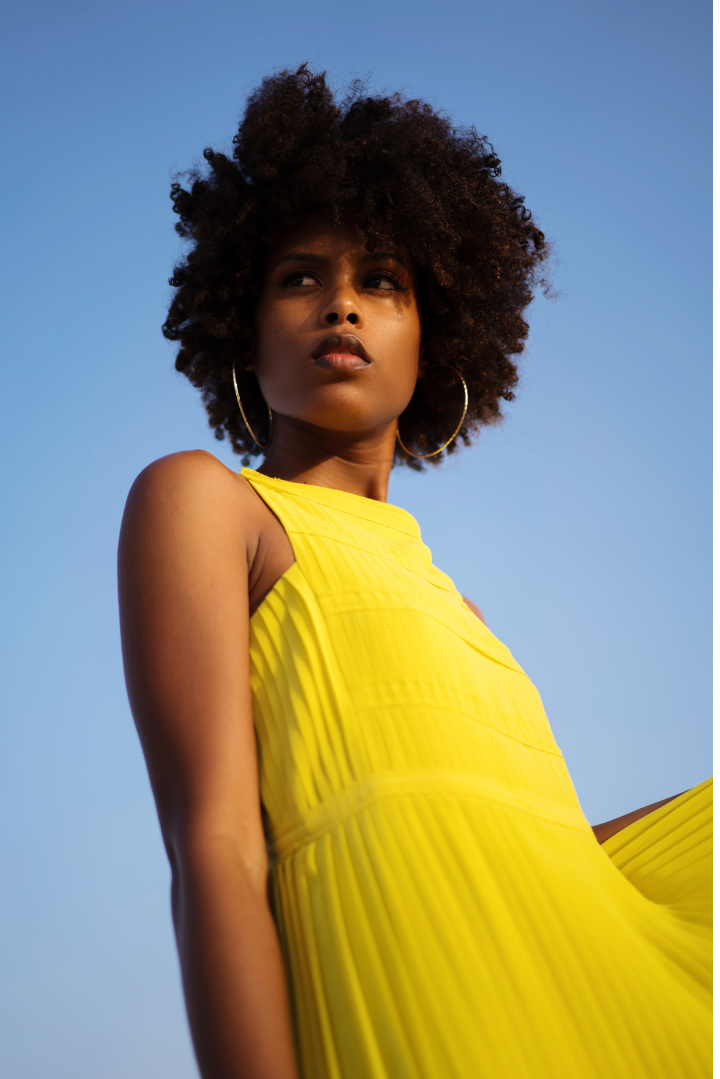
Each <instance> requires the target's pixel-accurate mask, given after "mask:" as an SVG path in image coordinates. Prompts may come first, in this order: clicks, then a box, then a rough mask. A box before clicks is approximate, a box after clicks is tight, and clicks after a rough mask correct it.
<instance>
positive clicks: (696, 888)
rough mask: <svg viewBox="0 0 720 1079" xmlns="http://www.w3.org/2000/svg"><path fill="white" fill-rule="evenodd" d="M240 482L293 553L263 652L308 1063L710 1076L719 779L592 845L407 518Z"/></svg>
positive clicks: (517, 694) (417, 1075)
mask: <svg viewBox="0 0 720 1079" xmlns="http://www.w3.org/2000/svg"><path fill="white" fill-rule="evenodd" d="M242 474H243V475H244V476H245V477H246V479H247V480H248V481H249V482H250V483H251V484H252V486H253V487H254V488H255V490H256V491H257V493H258V494H259V495H260V497H261V498H262V499H263V500H264V501H265V502H266V503H267V505H268V506H269V507H270V508H271V509H272V510H273V511H274V513H275V514H276V515H277V517H278V518H279V520H280V521H281V522H282V524H283V526H284V527H285V530H286V532H287V534H288V536H289V538H290V541H291V543H292V546H293V549H294V552H295V558H296V561H295V563H294V564H293V565H292V566H291V567H290V569H289V570H288V571H287V573H285V574H284V575H283V577H282V578H281V579H280V580H279V581H278V583H277V584H276V585H275V587H274V588H273V590H272V591H271V592H270V594H269V595H268V596H267V597H266V599H265V600H264V601H263V603H262V604H261V605H260V607H259V609H258V610H257V611H256V612H255V614H254V615H253V618H252V622H251V646H250V648H251V670H252V689H253V702H254V712H255V724H256V729H257V739H258V747H259V759H260V774H261V790H262V801H263V810H264V814H265V819H266V827H267V836H268V846H269V849H270V853H271V865H272V871H271V889H272V902H273V910H274V914H275V918H276V921H277V925H278V930H279V935H280V939H281V943H282V947H283V951H284V955H285V961H286V964H287V971H288V982H289V986H290V995H291V1004H292V1010H293V1016H294V1023H295V1031H296V1037H297V1050H298V1059H299V1062H300V1070H301V1074H302V1076H303V1079H671V1077H672V1079H695V1077H704V1076H709V1075H710V1046H709V1032H710V1010H709V1006H710V983H709V977H710V908H709V898H710V893H709V889H710V869H709V851H710V844H711V832H710V829H711V823H710V812H711V803H710V798H711V788H710V781H708V782H707V783H704V784H701V785H700V786H699V787H696V788H695V789H694V790H693V791H690V792H688V793H687V794H686V795H684V796H683V797H682V798H679V799H677V800H676V801H674V802H672V803H670V804H668V805H667V806H664V807H662V808H661V809H659V810H656V811H655V812H654V813H652V814H650V815H649V816H647V817H645V818H643V819H642V820H641V821H638V822H637V823H636V824H634V825H631V826H630V827H629V828H626V829H624V830H623V831H622V832H620V833H619V834H618V835H616V836H615V837H613V838H612V839H610V840H609V841H608V842H607V843H605V844H604V845H603V846H602V847H601V846H600V845H599V844H598V843H597V841H596V840H595V837H594V835H593V833H592V831H591V829H590V826H589V824H588V822H587V821H586V819H585V817H584V815H583V812H582V810H581V808H580V805H579V803H578V799H577V795H576V793H575V790H574V788H573V784H572V781H571V779H570V776H569V774H568V771H567V767H566V765H565V762H564V760H563V758H562V755H561V753H560V751H559V749H558V747H557V744H556V742H555V740H554V738H553V735H552V732H551V730H550V726H549V724H548V721H547V718H546V716H545V712H544V710H543V706H542V703H541V701H540V697H539V696H538V693H537V691H536V689H535V688H534V686H533V685H532V683H531V682H530V681H529V680H528V678H527V676H526V675H525V674H524V673H523V671H522V670H521V668H520V667H519V666H518V664H517V663H516V662H515V660H514V659H513V658H512V656H511V655H510V653H509V651H508V650H507V648H505V646H504V645H502V644H501V643H500V642H499V641H498V640H497V639H496V638H495V637H494V636H493V634H492V633H491V632H490V630H489V629H487V628H486V627H485V626H484V625H483V624H482V623H481V622H480V621H479V619H477V618H476V617H475V615H473V614H472V613H471V612H470V611H469V610H468V608H467V607H466V606H465V604H464V603H463V601H462V599H461V597H460V595H459V593H458V592H457V590H456V589H455V587H454V585H453V584H452V582H451V581H450V579H449V578H448V577H447V576H445V574H443V573H441V572H440V571H439V570H438V569H436V568H435V567H434V566H433V565H432V560H431V556H430V552H429V550H428V548H427V547H426V546H425V545H424V544H423V543H422V540H421V537H420V530H419V528H418V525H417V523H416V522H415V520H414V519H413V518H412V517H411V516H410V514H408V513H406V512H405V511H404V510H402V509H399V508H398V507H396V506H391V505H387V504H385V503H380V502H375V501H373V500H371V499H367V498H362V497H360V496H358V495H352V494H348V493H346V492H343V491H336V490H332V489H327V488H322V487H314V486H309V485H304V484H298V483H290V482H287V481H283V480H275V479H268V478H267V477H265V476H262V475H260V474H259V473H257V472H254V471H253V470H250V469H244V470H243V473H242Z"/></svg>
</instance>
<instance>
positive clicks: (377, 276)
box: [365, 270, 405, 292]
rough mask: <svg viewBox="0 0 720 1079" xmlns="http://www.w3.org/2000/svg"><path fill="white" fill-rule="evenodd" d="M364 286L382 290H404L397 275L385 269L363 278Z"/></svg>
mask: <svg viewBox="0 0 720 1079" xmlns="http://www.w3.org/2000/svg"><path fill="white" fill-rule="evenodd" d="M365 288H373V289H380V290H381V291H383V292H394V291H400V292H404V291H405V290H404V288H403V287H402V285H401V284H400V282H399V281H398V279H397V277H395V276H394V275H393V274H391V273H388V272H386V271H385V270H383V271H382V272H377V273H373V274H371V276H370V277H367V278H366V279H365Z"/></svg>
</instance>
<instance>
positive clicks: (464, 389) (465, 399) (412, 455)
mask: <svg viewBox="0 0 720 1079" xmlns="http://www.w3.org/2000/svg"><path fill="white" fill-rule="evenodd" d="M450 370H451V371H454V372H455V374H456V375H457V377H458V378H459V379H460V381H461V382H462V384H463V394H464V401H463V410H462V416H461V417H460V423H459V424H458V425H457V427H456V428H455V430H454V431H453V433H452V434H451V435H450V438H449V439H448V440H447V442H443V444H442V446H440V447H439V448H438V449H436V450H433V451H432V453H413V452H412V450H409V449H408V448H407V446H406V445H404V443H403V440H402V439H401V438H400V428H399V427H398V429H397V431H396V432H395V438H396V439H397V440H398V442H399V443H400V447H401V449H403V450H405V453H407V454H408V456H409V457H434V456H435V455H436V454H437V453H442V451H443V450H444V449H445V447H446V446H449V445H450V443H451V442H452V440H453V439H454V438H456V437H457V435H459V434H460V428H461V427H462V425H463V423H464V422H465V417H466V416H467V410H468V400H469V398H468V388H467V382H466V381H465V379H464V378H463V376H462V375H461V374H460V372H459V371H458V369H457V367H451V368H450ZM246 422H247V421H246Z"/></svg>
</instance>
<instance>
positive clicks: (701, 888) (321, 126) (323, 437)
mask: <svg viewBox="0 0 720 1079" xmlns="http://www.w3.org/2000/svg"><path fill="white" fill-rule="evenodd" d="M205 157H206V159H207V162H208V165H209V171H208V173H207V175H204V176H200V175H196V176H195V177H194V179H193V183H192V185H191V187H190V190H184V189H183V188H182V187H181V186H179V185H175V186H174V188H173V198H174V203H175V209H176V212H177V213H178V214H179V216H180V224H179V226H178V230H179V232H180V234H181V235H182V236H183V237H185V238H186V239H188V240H190V241H191V243H192V246H191V248H190V250H189V251H188V254H187V257H186V258H185V259H184V261H183V262H182V263H181V264H180V265H179V266H178V267H177V268H176V270H175V273H174V276H173V278H172V282H171V283H172V284H173V285H174V286H175V288H176V293H175V296H174V299H173V302H172V306H171V309H170V315H169V318H168V321H167V323H166V326H165V333H166V335H167V336H168V337H169V338H171V339H173V340H178V341H179V342H180V346H181V347H180V351H179V354H178V360H177V366H178V369H179V370H181V371H184V372H185V374H187V376H188V377H189V378H190V380H191V381H192V382H193V384H194V385H196V386H197V387H198V388H200V389H201V391H202V394H203V399H204V401H205V404H206V407H207V409H208V413H209V417H210V422H211V424H212V426H213V427H214V429H215V431H216V433H217V434H218V436H219V437H223V436H224V435H227V436H229V438H230V440H231V442H232V444H233V447H234V448H235V449H236V450H237V451H238V452H239V453H240V454H241V455H243V460H244V463H245V464H246V465H247V464H248V463H249V460H250V458H251V456H253V455H262V456H263V458H264V459H263V463H262V466H261V468H260V469H259V470H257V471H254V470H252V469H249V468H245V469H244V470H243V472H242V474H241V475H240V476H237V475H236V474H235V473H233V472H230V471H229V470H228V469H226V468H225V467H224V466H223V465H222V464H221V463H220V462H219V461H217V460H216V459H215V458H214V457H212V456H211V455H209V454H206V453H203V452H195V453H184V454H176V455H173V456H171V457H168V458H165V459H163V460H160V461H157V462H155V464H153V465H151V466H150V467H149V468H148V469H146V470H145V471H144V472H143V473H142V474H141V476H140V477H139V478H138V480H137V481H136V483H135V485H134V486H133V489H132V491H131V494H130V497H129V500H128V506H127V510H126V514H125V518H124V522H123V528H122V535H121V542H120V561H119V564H120V599H121V614H122V629H123V651H124V657H125V665H126V673H127V682H128V690H129V694H130V700H131V703H132V708H133V713H134V715H135V718H136V722H137V726H138V730H139V732H140V737H141V740H142V744H143V748H144V752H145V756H146V759H147V763H148V769H149V772H150V778H151V781H152V785H153V790H154V793H155V798H156V801H157V807H158V813H159V816H160V823H161V827H162V832H163V836H164V839H165V844H166V848H167V853H168V857H169V859H170V863H171V866H172V882H173V883H172V906H173V917H174V922H175V927H176V933H177V940H178V947H179V952H180V959H181V966H182V974H183V982H184V988H185V995H186V1000H187V1007H188V1013H189V1017H190V1025H191V1029H192V1034H193V1039H194V1043H195V1048H196V1052H197V1056H198V1060H199V1064H200V1069H201V1072H202V1075H203V1076H204V1077H205V1079H235V1077H240V1076H242V1077H244V1079H260V1077H262V1079H291V1077H295V1076H298V1075H301V1076H303V1077H305V1079H326V1077H327V1079H330V1077H332V1079H416V1077H417V1079H437V1077H441V1076H442V1077H453V1079H455V1077H457V1079H476V1077H488V1079H490V1077H492V1079H505V1077H507V1079H510V1077H512V1079H521V1077H527V1079H531V1077H532V1079H546V1077H553V1079H555V1077H557V1079H561V1077H562V1079H568V1077H578V1079H580V1077H582V1079H590V1077H597V1079H601V1077H602V1079H608V1077H610V1076H612V1077H613V1079H621V1077H627V1079H630V1077H632V1079H640V1077H648V1079H650V1077H652V1079H658V1077H663V1079H664V1077H677V1079H680V1077H682V1079H689V1077H692V1076H701V1075H706V1074H708V1068H709V1064H708V1060H709V1057H708V1038H707V1030H708V1022H709V1011H708V993H709V990H708V962H709V950H708V933H709V928H708V926H709V917H708V905H707V901H708V880H709V877H708V863H707V852H708V849H709V796H710V790H709V784H702V785H701V786H700V787H699V788H696V789H695V790H694V791H690V792H686V793H685V794H684V795H682V796H680V797H677V798H675V799H668V800H667V801H666V802H663V803H659V804H658V805H657V806H649V807H646V808H645V809H642V810H638V812H637V813H636V814H630V815H629V817H628V818H626V819H622V820H619V821H616V822H610V823H609V824H607V825H603V826H600V827H599V828H598V829H596V833H597V838H596V836H595V835H594V834H593V830H592V829H591V828H590V826H589V825H588V823H587V821H586V820H585V818H584V816H583V814H582V811H581V809H580V807H579V805H578V801H577V797H576V795H575V792H574V789H573V786H572V782H571V780H570V777H569V775H568V772H567V769H566V767H565V764H564V761H563V759H562V756H561V755H560V752H559V750H558V748H557V745H556V743H555V741H554V739H553V736H552V733H551V731H550V728H549V725H548V722H547V719H546V717H545V715H544V712H543V709H542V705H541V702H540V699H539V697H538V695H537V693H536V691H535V689H534V688H533V686H532V685H531V684H530V683H529V681H528V679H527V678H526V676H525V675H524V674H523V672H522V671H521V670H520V668H519V667H518V665H517V664H516V663H515V661H514V660H513V658H512V656H511V655H510V654H509V652H508V651H507V649H506V648H505V647H504V646H503V645H502V644H500V643H499V641H497V640H496V638H495V637H494V636H493V635H492V633H491V632H490V631H489V630H488V629H487V628H486V626H485V625H484V624H483V622H482V621H481V620H480V618H478V617H476V614H475V613H473V612H474V611H475V612H476V609H473V608H472V605H470V604H469V603H467V602H465V601H464V600H463V598H462V597H461V596H460V595H459V594H458V593H457V591H456V590H455V588H454V586H453V584H452V582H451V581H450V580H449V578H448V577H446V576H445V575H444V574H442V573H441V572H440V571H439V570H437V569H436V568H435V567H434V566H433V565H432V562H431V559H430V553H429V551H428V550H427V548H426V547H424V546H423V544H422V542H421V539H420V534H419V530H418V527H417V525H416V523H415V521H414V520H413V519H412V518H411V517H410V516H409V514H407V513H405V511H403V510H401V509H398V508H397V507H395V506H392V505H388V504H387V502H386V498H387V488H388V478H389V474H390V470H391V468H392V467H393V465H394V464H398V465H402V464H405V465H409V466H410V467H416V468H417V467H422V466H423V465H424V463H425V462H432V463H436V462H437V461H438V460H439V459H440V458H441V457H442V456H443V455H444V453H446V452H452V451H454V450H455V448H456V447H457V445H458V444H459V442H460V441H461V440H462V441H463V442H464V443H465V444H468V443H469V442H470V438H471V435H472V434H473V433H475V432H477V431H478V430H479V428H480V427H481V426H482V425H483V424H485V423H489V422H492V421H493V420H496V419H497V418H498V417H499V414H500V410H499V402H500V401H501V400H506V401H509V400H512V396H513V395H512V388H513V386H514V385H515V383H516V380H517V373H516V368H515V365H514V363H513V359H512V357H513V356H514V355H517V354H518V353H520V352H521V351H522V347H523V340H524V338H525V336H526V333H527V325H526V323H525V321H524V319H523V311H524V309H525V308H526V306H527V304H528V303H529V301H530V299H531V296H532V292H533V288H534V286H535V285H536V284H537V283H538V282H539V281H540V280H541V277H540V269H541V265H542V261H543V259H544V258H545V256H546V253H547V248H546V245H545V241H544V238H543V235H542V233H541V232H540V231H539V229H538V228H537V225H536V224H535V223H534V221H533V220H532V218H531V215H530V214H529V212H528V211H527V210H525V209H524V207H523V202H522V199H521V198H519V197H518V196H517V195H516V194H514V192H513V191H511V190H510V189H509V188H508V187H507V186H506V185H505V184H503V183H502V182H501V181H500V180H499V179H498V177H499V174H500V169H499V162H498V160H497V158H496V157H495V156H494V154H493V152H492V149H491V148H490V147H489V145H488V144H487V143H486V141H485V140H484V139H482V138H480V137H478V136H477V134H476V133H475V132H474V131H473V130H471V131H460V132H458V131H456V130H454V129H453V128H452V127H451V125H450V123H449V122H448V121H447V119H445V118H443V117H442V116H439V115H438V114H436V113H434V112H433V111H432V110H431V109H430V108H429V107H428V106H427V105H424V104H422V103H419V102H414V101H404V100H402V99H401V98H400V97H394V98H389V99H388V98H369V97H363V96H362V95H361V93H360V92H358V91H356V93H355V96H354V97H351V98H350V100H349V101H348V102H346V103H345V104H344V105H343V106H338V105H337V104H336V103H335V101H334V100H333V98H332V96H331V94H330V93H329V91H328V89H327V87H326V84H325V81H324V78H323V77H322V76H315V75H313V74H312V73H311V72H309V71H308V70H307V68H305V67H302V68H300V69H299V70H298V71H297V72H295V73H283V74H281V75H279V76H277V77H275V78H272V79H268V80H266V81H265V82H264V83H263V84H262V86H261V88H260V89H259V90H258V92H257V93H256V94H255V95H254V96H253V97H252V98H251V100H250V102H249V105H248V108H247V112H246V114H245V118H244V120H243V123H242V125H241V127H240V130H239V133H238V136H237V137H236V140H235V151H234V157H233V159H228V158H227V157H225V156H224V155H222V154H217V153H214V152H212V151H206V153H205ZM476 613H479V612H476ZM597 839H600V840H604V841H605V842H604V846H602V847H601V846H600V845H599V844H598V842H597Z"/></svg>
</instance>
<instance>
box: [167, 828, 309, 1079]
mask: <svg viewBox="0 0 720 1079" xmlns="http://www.w3.org/2000/svg"><path fill="white" fill-rule="evenodd" d="M173 917H174V921H175V930H176V936H177V941H178V950H179V953H180V963H181V967H182V974H183V984H184V989H185V999H186V1004H187V1010H188V1017H189V1021H190V1028H191V1031H192V1036H193V1041H194V1044H195V1051H196V1054H197V1057H198V1063H199V1066H200V1072H201V1074H202V1076H203V1079H297V1070H296V1066H295V1059H294V1052H293V1044H292V1034H291V1026H290V1017H289V1009H288V999H287V988H286V982H285V972H284V968H283V963H282V957H281V954H280V947H279V943H278V938H277V932H276V929H275V925H274V922H273V920H272V916H271V914H270V909H269V907H268V903H267V898H266V895H265V890H264V888H263V886H262V880H259V881H258V880H253V879H252V877H251V875H250V874H249V873H248V871H247V870H246V869H245V868H244V866H243V864H242V862H241V860H240V859H239V857H238V856H237V854H236V853H235V851H233V850H232V848H229V847H228V848H225V847H220V849H217V848H216V849H213V850H211V851H206V852H203V853H201V854H195V855H194V856H192V857H189V858H188V857H186V858H184V859H183V860H182V863H181V865H180V867H179V869H178V870H177V871H176V872H175V874H174V880H173Z"/></svg>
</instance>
